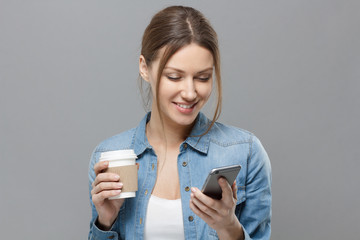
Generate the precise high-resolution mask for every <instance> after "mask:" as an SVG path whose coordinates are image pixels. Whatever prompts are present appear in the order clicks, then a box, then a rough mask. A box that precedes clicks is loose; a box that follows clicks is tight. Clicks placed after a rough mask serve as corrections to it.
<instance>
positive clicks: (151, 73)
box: [140, 43, 214, 126]
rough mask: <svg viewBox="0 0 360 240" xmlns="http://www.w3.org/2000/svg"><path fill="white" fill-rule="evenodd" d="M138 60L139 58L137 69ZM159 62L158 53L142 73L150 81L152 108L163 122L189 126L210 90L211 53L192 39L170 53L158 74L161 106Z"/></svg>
mask: <svg viewBox="0 0 360 240" xmlns="http://www.w3.org/2000/svg"><path fill="white" fill-rule="evenodd" d="M163 52H164V49H161V50H160V51H159V55H160V56H161V54H163ZM141 62H142V60H141V58H140V72H142V70H141V69H142V68H141ZM144 62H145V61H144V60H143V63H144ZM159 62H160V57H158V58H157V59H156V60H155V61H153V63H152V64H151V66H150V67H146V71H147V74H146V76H145V77H144V76H143V74H141V75H142V76H143V78H144V79H145V80H146V81H148V82H149V83H150V85H151V89H152V94H153V104H152V112H153V114H154V113H156V112H159V113H160V114H161V115H162V118H163V121H164V123H166V124H170V125H174V126H189V125H191V124H192V123H193V122H194V120H195V118H196V116H197V115H198V113H199V112H200V110H201V108H202V107H203V106H204V105H205V103H206V102H207V100H208V99H209V97H210V94H211V90H212V85H213V66H214V61H213V57H212V54H211V52H210V51H209V50H207V49H206V48H204V47H201V46H199V45H197V44H194V43H192V44H190V45H187V46H185V47H183V48H181V49H180V50H178V51H177V52H176V53H175V54H174V55H172V56H171V58H170V59H169V61H168V62H167V64H166V66H165V68H164V71H163V73H162V75H161V80H160V85H159V95H158V96H159V105H160V109H157V106H156V93H155V90H156V84H155V83H156V77H157V71H158V68H159Z"/></svg>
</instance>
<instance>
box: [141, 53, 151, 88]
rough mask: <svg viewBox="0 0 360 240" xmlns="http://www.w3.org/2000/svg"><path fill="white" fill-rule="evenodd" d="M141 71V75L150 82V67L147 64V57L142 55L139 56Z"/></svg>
mask: <svg viewBox="0 0 360 240" xmlns="http://www.w3.org/2000/svg"><path fill="white" fill-rule="evenodd" d="M139 72H140V76H141V77H142V78H143V79H144V80H145V81H147V82H149V68H148V66H147V64H146V60H145V57H144V56H143V55H140V58H139Z"/></svg>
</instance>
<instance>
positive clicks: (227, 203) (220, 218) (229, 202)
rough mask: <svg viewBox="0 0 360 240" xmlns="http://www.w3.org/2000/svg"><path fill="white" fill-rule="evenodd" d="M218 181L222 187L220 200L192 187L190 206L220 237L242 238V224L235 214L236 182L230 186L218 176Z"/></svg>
mask: <svg viewBox="0 0 360 240" xmlns="http://www.w3.org/2000/svg"><path fill="white" fill-rule="evenodd" d="M218 183H219V185H220V187H221V189H222V198H221V200H216V199H213V198H211V197H208V196H206V195H205V194H203V193H202V192H201V191H200V190H199V189H198V188H194V187H193V188H191V192H192V193H191V199H190V208H191V210H192V211H193V212H194V213H195V214H196V215H198V216H199V217H200V218H202V219H203V220H204V221H205V222H206V223H207V224H208V225H209V226H210V227H211V228H213V229H214V230H216V232H217V234H218V236H219V238H220V239H244V232H243V229H242V226H241V224H240V222H239V220H238V219H237V217H236V215H235V207H236V201H237V195H236V183H235V182H234V183H233V185H232V186H230V185H229V184H228V182H227V181H226V179H224V178H220V179H219V181H218Z"/></svg>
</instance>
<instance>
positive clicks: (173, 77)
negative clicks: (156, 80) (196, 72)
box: [166, 75, 181, 81]
mask: <svg viewBox="0 0 360 240" xmlns="http://www.w3.org/2000/svg"><path fill="white" fill-rule="evenodd" d="M166 77H167V78H168V79H169V80H171V81H177V80H180V78H181V77H179V76H173V75H167V76H166Z"/></svg>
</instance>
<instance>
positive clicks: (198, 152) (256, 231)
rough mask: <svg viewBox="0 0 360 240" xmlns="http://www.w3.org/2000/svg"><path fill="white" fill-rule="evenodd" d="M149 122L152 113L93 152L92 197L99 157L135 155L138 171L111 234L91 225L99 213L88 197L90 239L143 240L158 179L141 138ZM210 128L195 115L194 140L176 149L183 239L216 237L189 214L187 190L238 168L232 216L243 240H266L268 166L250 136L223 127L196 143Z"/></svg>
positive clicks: (152, 158)
mask: <svg viewBox="0 0 360 240" xmlns="http://www.w3.org/2000/svg"><path fill="white" fill-rule="evenodd" d="M149 119H150V113H148V114H147V115H146V116H145V117H144V118H143V120H142V121H141V122H140V124H139V126H138V127H136V128H133V129H130V130H128V131H126V132H123V133H121V134H119V135H116V136H113V137H111V138H109V139H107V140H105V141H103V142H102V143H100V144H99V145H98V146H97V147H96V149H95V150H94V152H93V154H92V157H91V160H90V165H89V190H90V191H91V188H92V187H91V184H92V182H93V181H94V179H95V173H94V165H95V163H96V162H98V160H99V157H100V154H101V153H102V152H106V151H114V150H120V149H134V151H135V153H136V155H137V156H138V159H137V163H139V165H140V167H139V171H138V191H137V193H136V197H135V198H127V199H126V200H125V203H124V204H123V206H122V207H121V209H120V212H119V214H118V217H117V219H116V221H115V223H114V224H113V226H112V228H111V229H110V231H102V230H100V229H99V228H97V226H96V225H95V220H96V218H97V212H96V209H95V207H94V205H93V202H92V200H91V194H90V202H91V207H92V219H91V221H90V232H89V239H143V235H144V224H146V223H145V219H146V217H145V214H146V209H147V204H148V201H149V198H150V194H151V192H152V189H153V187H154V184H155V181H156V174H157V157H156V155H155V152H154V150H153V148H152V147H151V146H150V144H149V142H148V140H147V137H146V135H145V127H146V123H147V121H148V120H149ZM208 124H210V120H209V119H207V118H206V116H205V115H204V114H202V113H199V115H198V117H197V119H196V124H195V125H194V128H193V130H192V133H191V136H193V137H191V136H190V137H188V138H187V139H186V140H185V141H184V142H183V143H182V144H181V145H180V153H179V156H178V171H179V179H180V190H181V203H182V212H183V221H184V233H185V238H186V239H191V240H193V239H198V240H200V239H218V237H217V234H216V231H215V230H213V229H211V228H210V227H209V226H208V225H207V224H206V223H205V222H204V221H203V220H202V219H201V218H199V217H198V216H196V215H195V214H194V213H193V212H192V211H191V209H190V207H189V201H190V192H191V191H187V190H188V189H189V188H188V187H192V186H194V187H197V188H199V189H201V187H202V185H203V183H204V182H205V179H206V177H207V175H208V173H209V172H210V170H211V169H212V168H215V167H221V166H227V165H233V164H240V165H241V167H242V169H241V170H240V173H239V174H238V176H237V178H236V184H237V199H238V200H237V206H236V210H235V213H236V216H237V217H238V219H239V220H240V223H241V224H242V226H243V229H244V232H245V236H246V238H245V239H270V220H271V166H270V160H269V158H268V155H267V153H266V151H265V149H264V148H263V146H262V145H261V143H260V141H259V140H258V139H257V138H256V137H255V136H254V135H253V134H251V133H249V132H247V131H245V130H242V129H238V128H235V127H231V126H226V125H223V124H221V123H215V125H214V126H213V127H212V128H211V130H210V131H209V132H208V133H207V134H206V135H204V136H202V137H201V138H200V139H199V137H196V136H197V135H200V134H201V133H204V132H205V130H206V129H207V127H208Z"/></svg>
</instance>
